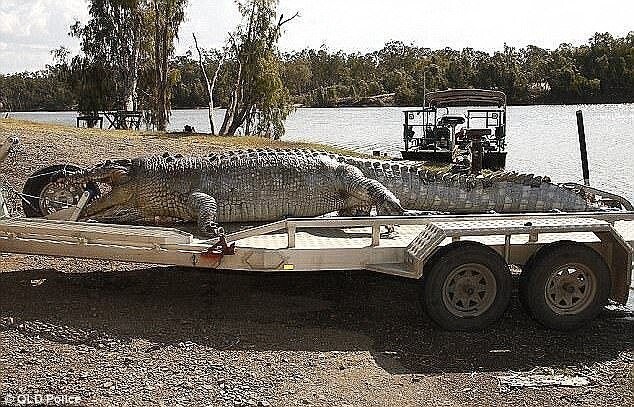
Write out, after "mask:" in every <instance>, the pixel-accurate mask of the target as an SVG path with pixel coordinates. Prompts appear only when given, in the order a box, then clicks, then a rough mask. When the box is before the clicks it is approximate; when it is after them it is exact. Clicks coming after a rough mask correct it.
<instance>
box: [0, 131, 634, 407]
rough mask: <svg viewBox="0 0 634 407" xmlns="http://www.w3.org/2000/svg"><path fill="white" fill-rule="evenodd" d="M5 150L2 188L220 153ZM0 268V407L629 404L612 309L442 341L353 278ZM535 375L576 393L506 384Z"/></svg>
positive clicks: (414, 313) (365, 277)
mask: <svg viewBox="0 0 634 407" xmlns="http://www.w3.org/2000/svg"><path fill="white" fill-rule="evenodd" d="M8 135H17V136H20V137H21V138H22V141H23V145H22V147H21V149H20V151H19V153H18V155H17V156H15V157H13V159H12V160H9V161H8V162H7V163H6V164H3V165H2V166H1V167H0V171H1V172H2V174H3V179H5V180H8V181H10V182H11V183H12V184H14V185H16V186H18V187H19V188H21V186H22V184H23V182H24V180H25V179H26V177H27V176H28V174H31V173H32V172H34V171H35V170H37V169H39V168H41V167H43V166H46V165H50V164H54V163H55V164H56V163H60V162H64V161H68V162H74V163H78V164H89V163H94V162H97V161H100V160H102V159H104V158H108V157H113V158H119V157H131V156H136V155H139V154H147V153H152V152H163V151H171V152H174V153H176V152H181V153H197V154H202V153H204V152H211V151H214V149H219V148H227V146H228V145H229V144H231V143H232V141H223V140H218V139H213V140H211V141H210V140H208V139H204V138H200V137H193V138H184V137H180V138H176V137H174V138H167V137H159V136H155V135H146V136H143V137H140V136H138V135H134V134H133V133H127V132H117V133H114V135H113V134H112V133H107V132H100V131H78V130H75V129H71V128H65V127H57V126H41V125H33V124H28V125H27V124H26V123H24V122H16V121H6V120H0V137H2V138H5V137H6V136H8ZM247 142H248V144H249V145H251V144H252V143H258V141H247ZM63 157H66V158H67V159H66V160H64V159H63ZM0 257H1V261H0V405H2V404H3V403H4V404H13V403H16V402H19V401H20V400H22V401H25V399H24V395H29V396H30V397H31V399H29V400H31V401H33V400H34V397H35V396H37V395H43V396H46V395H59V396H62V395H65V396H67V397H68V396H78V397H79V398H80V404H81V405H97V406H124V405H158V406H174V405H181V406H199V405H201V406H202V405H209V406H292V405H309V406H432V405H438V406H467V405H477V406H489V405H490V406H503V405H511V406H532V405H540V406H541V405H552V406H595V405H596V406H632V405H634V346H633V343H634V315H633V314H632V313H631V311H629V310H625V309H620V308H611V309H609V310H608V309H606V310H605V311H604V312H603V314H602V315H601V316H600V317H599V318H598V319H597V320H595V321H593V322H592V323H591V324H588V326H587V327H585V328H584V329H582V330H580V331H577V332H574V333H560V332H554V331H550V330H546V329H544V328H542V327H541V326H539V325H538V324H537V323H535V322H533V321H531V320H530V319H529V318H528V317H527V315H526V314H525V313H524V311H523V310H522V309H521V306H520V305H519V303H518V301H517V300H516V299H515V297H514V300H513V301H512V304H511V307H510V308H509V310H508V311H507V313H506V314H505V316H504V317H503V318H502V320H501V321H500V322H499V323H497V324H495V325H494V326H493V327H490V328H488V329H486V330H485V331H483V332H478V333H455V332H445V331H442V330H440V329H438V328H437V327H436V326H435V325H434V324H433V323H432V322H431V321H430V320H429V319H428V318H427V317H426V316H425V314H424V312H423V310H422V308H421V306H420V302H419V294H420V283H419V282H417V281H408V280H404V279H399V278H395V277H389V276H383V275H378V274H374V273H368V272H363V271H359V272H328V273H325V272H323V273H319V272H311V273H289V274H282V273H280V274H267V275H260V274H256V273H236V272H215V271H201V270H192V269H186V268H176V267H153V266H147V265H134V264H128V263H117V262H103V261H88V260H75V259H68V258H59V259H54V258H46V257H38V256H24V255H1V256H0ZM535 375H540V376H539V377H542V378H543V377H548V378H553V377H554V378H557V377H558V378H562V377H564V378H567V379H569V380H576V381H575V382H573V383H572V384H577V385H578V387H563V386H547V387H522V386H520V384H521V383H523V382H522V380H526V379H529V378H535V377H536V376H535ZM18 395H22V396H21V397H22V399H18V398H16V397H17V396H18ZM29 400H26V401H29ZM74 400H75V399H72V400H71V401H74Z"/></svg>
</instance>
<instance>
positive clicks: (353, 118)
mask: <svg viewBox="0 0 634 407" xmlns="http://www.w3.org/2000/svg"><path fill="white" fill-rule="evenodd" d="M579 109H581V110H583V112H584V118H585V128H586V135H587V144H588V157H589V162H590V180H591V184H592V185H593V186H596V187H599V188H604V189H607V190H610V191H614V192H616V193H619V194H622V195H624V196H626V197H627V198H629V199H631V200H634V159H633V157H632V155H633V154H634V104H612V105H581V106H579V105H577V106H573V105H569V106H561V105H552V106H509V107H508V113H507V123H508V124H507V142H508V146H507V151H508V158H507V169H508V170H514V171H518V172H526V173H534V174H538V175H549V176H550V177H551V178H552V179H553V180H554V181H556V182H564V181H576V182H578V181H580V180H581V178H582V175H581V165H580V159H579V146H578V142H577V140H578V139H577V130H576V117H575V111H576V110H579ZM402 110H403V108H396V107H384V108H337V109H308V108H302V109H297V110H296V111H295V112H294V113H292V114H291V116H290V117H289V118H288V119H287V121H286V135H285V136H284V139H285V140H303V141H310V142H320V143H326V144H331V145H335V146H340V147H345V148H349V149H354V150H358V151H362V152H371V151H373V150H380V151H382V152H386V153H388V154H390V155H393V156H399V151H400V149H401V147H402V120H403V113H402ZM222 114H223V112H221V111H219V112H217V115H216V116H217V121H218V122H220V120H221V115H222ZM76 116H77V114H76V113H75V112H17V113H11V117H15V118H20V119H27V120H33V121H38V122H49V123H60V124H67V125H71V126H73V125H75V117H76ZM186 124H189V125H191V126H194V127H195V128H196V129H197V130H198V131H204V132H208V131H209V123H208V120H207V111H206V110H204V109H200V110H194V109H192V110H175V111H173V112H172V118H171V124H170V130H182V129H183V127H184V126H185V125H186Z"/></svg>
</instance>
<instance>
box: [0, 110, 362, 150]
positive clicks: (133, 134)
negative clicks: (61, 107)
mask: <svg viewBox="0 0 634 407" xmlns="http://www.w3.org/2000/svg"><path fill="white" fill-rule="evenodd" d="M38 133H39V134H42V133H48V134H59V135H60V136H74V137H79V138H90V137H98V138H101V139H107V138H112V139H122V138H123V139H143V138H161V139H178V141H182V142H184V143H187V142H197V143H208V144H210V145H213V146H221V147H225V148H244V149H247V148H263V147H273V148H305V149H313V150H321V151H328V152H331V153H335V154H342V155H350V156H356V157H367V155H366V154H362V153H359V152H356V151H353V150H347V149H344V148H339V147H334V146H329V145H326V144H320V143H307V142H296V141H285V140H272V139H268V138H264V137H255V136H232V137H225V136H211V135H210V134H207V133H194V134H187V133H180V132H179V133H166V132H157V131H134V130H103V129H99V128H97V129H88V128H83V127H81V128H77V127H71V126H66V125H60V124H50V123H39V122H33V121H28V120H19V119H0V134H5V135H7V136H8V135H16V136H20V135H35V134H38Z"/></svg>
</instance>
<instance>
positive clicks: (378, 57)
mask: <svg viewBox="0 0 634 407" xmlns="http://www.w3.org/2000/svg"><path fill="white" fill-rule="evenodd" d="M205 54H206V55H207V57H206V58H207V61H206V64H205V66H207V67H214V66H216V65H217V61H215V60H214V59H213V58H214V57H213V55H219V54H220V53H219V52H207V53H205ZM280 58H281V61H280V62H281V65H282V80H283V81H284V85H285V86H286V87H287V88H288V90H289V91H290V94H291V95H292V97H293V100H294V101H295V102H296V103H297V104H301V105H304V106H312V107H324V106H350V105H381V104H386V103H387V104H395V105H399V106H418V105H421V104H422V101H423V82H424V81H423V76H425V82H426V88H427V91H430V90H438V89H447V88H487V89H499V90H502V91H504V92H505V93H506V94H507V97H508V101H509V104H540V103H557V104H570V103H619V102H634V32H630V33H629V34H628V35H627V36H625V37H614V36H612V35H610V34H608V33H604V34H600V33H597V34H595V35H594V36H593V37H592V38H590V39H589V41H588V43H587V44H584V45H581V46H572V45H570V44H562V45H560V46H559V47H558V48H557V49H555V50H547V49H542V48H539V47H535V46H532V45H529V46H527V47H525V48H520V49H517V48H513V47H508V46H505V47H504V49H503V50H502V51H498V52H494V53H493V54H490V53H487V52H483V51H477V50H474V49H471V48H465V49H463V50H453V49H450V48H445V49H441V50H431V49H429V48H421V47H415V46H412V45H407V44H404V43H402V42H397V41H395V42H390V43H387V44H386V45H385V47H384V48H383V49H381V50H379V51H374V52H370V53H366V54H361V53H344V52H341V51H338V52H333V51H330V50H328V49H326V48H321V49H319V50H313V49H306V50H303V51H298V52H293V53H286V54H283V55H281V56H280ZM170 67H171V71H170V79H171V82H172V87H171V103H172V107H173V108H191V107H198V106H206V105H207V91H206V85H205V84H204V80H203V78H202V75H201V72H200V68H199V64H198V60H197V59H194V57H193V55H191V54H187V55H184V56H179V57H176V58H173V59H172V60H171V65H170ZM210 69H211V68H210ZM64 72H65V69H64V67H63V66H61V65H55V66H48V67H47V68H46V69H45V70H42V71H39V72H24V73H16V74H10V75H0V103H2V104H3V105H4V109H5V110H9V109H10V110H14V111H19V110H22V111H30V110H68V109H74V108H75V106H76V105H77V100H78V95H76V94H75V93H74V92H73V87H72V86H71V85H70V84H68V83H67V81H66V80H65V79H64V78H65V77H66V75H64V74H63V73H64ZM231 91H232V81H231V78H230V77H229V75H228V74H223V73H222V72H221V73H220V75H219V77H218V82H217V85H216V91H215V94H214V99H215V102H216V103H215V104H216V106H224V105H226V104H227V103H228V101H229V98H230V92H231ZM391 94H393V95H391ZM376 95H383V96H382V97H378V98H373V96H376ZM386 95H387V96H386Z"/></svg>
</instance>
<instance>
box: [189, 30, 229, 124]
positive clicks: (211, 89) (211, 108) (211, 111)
mask: <svg viewBox="0 0 634 407" xmlns="http://www.w3.org/2000/svg"><path fill="white" fill-rule="evenodd" d="M192 36H193V37H194V44H195V45H196V50H197V51H198V64H199V66H200V70H201V71H202V74H203V78H204V79H205V83H206V84H207V96H208V98H209V102H208V103H209V112H208V114H209V128H210V129H211V135H212V136H215V135H216V129H215V126H214V86H215V84H216V79H217V78H218V71H220V66H221V65H222V61H219V62H218V69H216V73H215V75H214V80H213V83H211V82H209V76H207V71H206V70H205V64H204V62H203V54H202V52H201V51H200V48H199V47H198V40H197V39H196V34H194V33H192Z"/></svg>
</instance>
